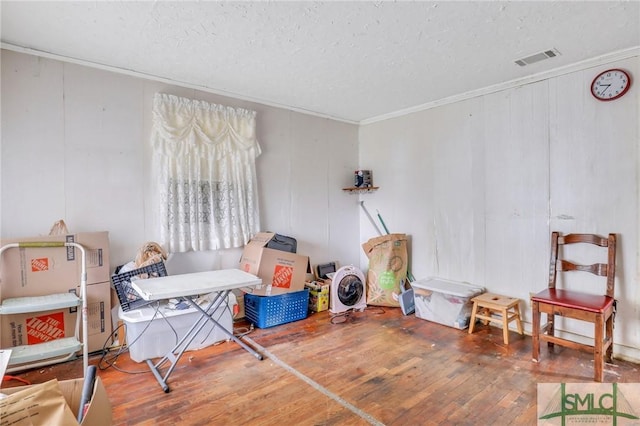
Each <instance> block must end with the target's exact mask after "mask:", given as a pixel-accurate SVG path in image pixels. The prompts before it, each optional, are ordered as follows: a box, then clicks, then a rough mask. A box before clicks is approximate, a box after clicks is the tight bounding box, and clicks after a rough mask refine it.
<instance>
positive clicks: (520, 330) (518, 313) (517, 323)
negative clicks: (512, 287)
mask: <svg viewBox="0 0 640 426" xmlns="http://www.w3.org/2000/svg"><path fill="white" fill-rule="evenodd" d="M513 311H514V312H515V314H516V325H517V326H518V333H520V335H521V336H522V335H524V330H523V328H522V318H520V306H518V305H516V306H514V307H513Z"/></svg>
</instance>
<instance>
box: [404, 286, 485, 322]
mask: <svg viewBox="0 0 640 426" xmlns="http://www.w3.org/2000/svg"><path fill="white" fill-rule="evenodd" d="M411 286H412V287H413V294H414V299H415V304H416V316H417V317H418V318H422V319H425V320H428V321H433V322H437V323H440V324H444V325H447V326H449V327H454V328H458V329H461V330H462V329H465V328H467V327H468V326H469V320H470V318H471V309H472V307H473V303H472V302H471V299H472V298H473V297H475V296H477V295H479V294H482V293H484V288H483V287H478V286H474V285H471V284H466V283H461V282H457V281H448V280H443V279H439V278H427V279H422V280H418V281H414V282H412V283H411Z"/></svg>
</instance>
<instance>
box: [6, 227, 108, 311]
mask: <svg viewBox="0 0 640 426" xmlns="http://www.w3.org/2000/svg"><path fill="white" fill-rule="evenodd" d="M65 241H66V242H75V243H78V244H81V245H82V246H84V247H85V252H86V263H87V284H95V283H101V282H105V281H109V280H110V266H109V233H108V232H106V231H104V232H84V233H78V234H69V235H59V236H41V237H29V238H13V239H2V241H0V244H2V245H5V244H9V243H17V242H65ZM81 263H82V262H81V255H80V252H79V250H77V249H76V248H75V247H20V248H10V249H7V250H6V251H5V252H4V253H3V254H2V259H0V280H1V282H2V289H1V294H0V296H1V297H2V298H3V299H7V298H11V297H28V296H42V295H46V294H52V293H63V292H68V291H70V290H71V291H73V289H75V288H76V286H78V285H79V284H80V279H81V276H80V273H81V271H82V265H81Z"/></svg>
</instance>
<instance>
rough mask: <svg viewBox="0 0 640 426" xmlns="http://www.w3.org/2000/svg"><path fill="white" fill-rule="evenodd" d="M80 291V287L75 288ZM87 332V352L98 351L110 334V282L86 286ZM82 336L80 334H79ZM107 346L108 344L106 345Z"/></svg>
mask: <svg viewBox="0 0 640 426" xmlns="http://www.w3.org/2000/svg"><path fill="white" fill-rule="evenodd" d="M77 291H78V292H79V291H80V288H78V290H77ZM87 324H88V328H87V332H88V335H89V336H88V337H89V346H88V349H89V352H95V351H100V350H102V348H104V346H105V343H109V344H110V343H111V342H107V341H108V340H109V338H110V336H111V332H112V330H113V329H112V325H111V283H110V282H104V283H97V284H91V285H88V286H87ZM80 326H81V331H80V332H81V333H82V322H81V323H80ZM80 336H82V334H80ZM107 346H109V345H107Z"/></svg>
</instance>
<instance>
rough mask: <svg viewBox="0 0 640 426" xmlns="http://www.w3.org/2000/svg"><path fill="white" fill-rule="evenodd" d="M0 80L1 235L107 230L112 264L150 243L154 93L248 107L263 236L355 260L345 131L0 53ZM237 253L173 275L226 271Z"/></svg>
mask: <svg viewBox="0 0 640 426" xmlns="http://www.w3.org/2000/svg"><path fill="white" fill-rule="evenodd" d="M1 83H2V151H1V152H2V157H1V163H0V165H1V179H2V182H1V185H2V187H1V188H2V193H1V195H2V196H1V198H0V199H1V208H0V214H1V216H0V219H1V235H2V236H3V237H22V236H33V235H46V234H47V233H48V231H49V228H50V227H51V225H52V224H53V223H54V222H55V221H56V220H58V219H64V220H65V221H66V223H67V225H68V227H69V229H70V231H71V232H81V231H97V230H108V231H109V232H110V243H111V262H112V265H111V266H112V268H115V267H116V266H117V265H119V264H122V263H125V262H127V261H129V260H132V259H133V258H134V257H135V255H136V253H137V250H138V248H139V247H140V246H141V245H142V244H143V243H145V242H146V241H158V238H159V232H158V227H157V223H158V217H157V214H156V212H157V211H158V209H157V207H156V205H155V204H154V200H155V198H154V196H155V193H154V191H153V187H154V185H153V183H154V181H153V176H151V173H150V167H149V166H150V158H151V147H150V143H149V136H150V126H151V117H152V115H151V108H152V100H153V95H154V94H155V93H156V92H165V93H170V94H175V95H179V96H185V97H189V98H193V99H201V100H205V101H209V102H214V103H219V104H224V105H228V106H234V107H236V106H239V107H243V108H248V109H252V110H255V111H257V126H258V129H257V134H258V138H259V142H260V145H261V147H262V151H263V154H262V155H261V156H260V157H258V159H257V171H258V179H259V190H260V197H261V198H260V208H261V223H262V229H264V230H271V231H275V232H279V233H282V234H285V235H290V236H293V237H295V238H297V240H298V252H299V253H301V254H305V255H308V256H310V258H311V262H312V263H320V262H326V261H329V260H334V259H339V260H340V261H341V262H343V263H357V262H358V260H359V257H358V253H359V250H360V243H361V242H360V239H359V229H358V226H357V221H358V204H357V201H356V200H355V198H353V197H351V196H349V195H348V194H345V193H343V191H342V190H341V188H343V187H345V186H348V185H349V184H350V183H351V182H352V179H353V170H355V169H356V168H357V161H358V140H357V138H358V129H357V126H356V125H353V124H345V123H341V122H337V121H333V120H327V119H324V118H318V117H315V116H311V115H305V114H300V113H296V112H291V111H288V110H284V109H279V108H273V107H269V106H265V105H260V104H254V103H249V102H244V101H240V100H237V99H231V98H225V97H221V96H216V95H213V94H210V93H205V92H201V91H196V90H193V89H186V88H182V87H177V86H171V85H167V84H163V83H159V82H156V81H151V80H145V79H141V78H136V77H131V76H126V75H121V74H116V73H112V72H108V71H103V70H97V69H94V68H89V67H84V66H80V65H75V64H69V63H63V62H59V61H56V60H52V59H45V58H40V57H36V56H31V55H27V54H23V53H17V52H12V51H7V50H2V80H1ZM240 252H241V250H240V249H238V250H227V251H220V252H217V253H216V252H211V253H209V256H204V257H203V256H201V255H193V256H192V259H187V260H186V261H185V262H184V263H183V265H182V266H179V267H177V268H181V267H183V266H184V265H185V264H187V265H189V264H199V265H200V267H206V265H207V264H208V263H209V264H210V265H211V266H212V267H222V266H224V267H234V266H236V265H237V263H238V261H239V258H240ZM194 259H195V263H194ZM203 265H204V266H203Z"/></svg>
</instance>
